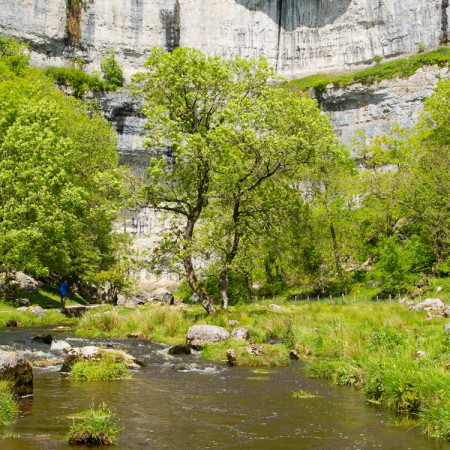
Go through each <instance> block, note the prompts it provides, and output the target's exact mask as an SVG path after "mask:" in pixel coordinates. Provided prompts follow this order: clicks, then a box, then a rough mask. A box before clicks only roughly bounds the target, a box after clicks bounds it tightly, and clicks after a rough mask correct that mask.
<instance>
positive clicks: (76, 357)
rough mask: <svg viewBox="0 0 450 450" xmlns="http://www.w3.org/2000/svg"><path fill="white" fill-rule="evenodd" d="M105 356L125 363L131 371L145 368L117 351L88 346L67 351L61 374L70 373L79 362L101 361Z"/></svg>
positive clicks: (139, 361) (137, 360)
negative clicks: (107, 355)
mask: <svg viewBox="0 0 450 450" xmlns="http://www.w3.org/2000/svg"><path fill="white" fill-rule="evenodd" d="M104 354H109V355H110V356H112V357H113V358H114V359H116V358H117V361H123V362H124V364H125V365H126V366H127V367H128V368H129V369H136V368H138V367H143V366H145V363H144V362H143V361H141V360H140V359H137V358H135V357H134V356H132V355H130V354H128V353H126V352H124V351H122V350H117V349H105V348H100V347H95V346H93V345H87V346H85V347H77V348H71V349H69V350H68V351H67V354H66V357H65V358H64V361H63V364H62V366H61V372H70V371H71V370H72V367H73V365H74V364H75V363H76V362H78V361H100V360H101V359H102V357H103V355H104Z"/></svg>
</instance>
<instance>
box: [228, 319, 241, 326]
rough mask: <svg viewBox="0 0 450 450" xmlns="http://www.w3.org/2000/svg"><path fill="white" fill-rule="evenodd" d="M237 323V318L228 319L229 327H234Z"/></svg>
mask: <svg viewBox="0 0 450 450" xmlns="http://www.w3.org/2000/svg"><path fill="white" fill-rule="evenodd" d="M238 323H239V320H235V319H233V320H229V321H228V326H229V327H235V326H236V325H237V324H238Z"/></svg>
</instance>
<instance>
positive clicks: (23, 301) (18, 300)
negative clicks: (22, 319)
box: [16, 298, 30, 306]
mask: <svg viewBox="0 0 450 450" xmlns="http://www.w3.org/2000/svg"><path fill="white" fill-rule="evenodd" d="M16 303H18V304H19V305H22V306H28V305H29V304H30V300H29V299H28V298H16Z"/></svg>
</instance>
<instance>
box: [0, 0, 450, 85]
mask: <svg viewBox="0 0 450 450" xmlns="http://www.w3.org/2000/svg"><path fill="white" fill-rule="evenodd" d="M447 12H448V0H402V1H401V2H399V1H396V0H151V1H150V0H0V33H1V34H6V35H8V36H13V37H16V38H18V39H19V40H23V41H27V42H29V43H30V45H31V48H32V50H33V62H34V63H36V64H39V65H55V64H56V65H64V64H68V60H70V59H73V58H77V59H80V58H82V59H83V60H84V62H85V68H86V69H87V70H94V69H99V68H100V61H101V60H102V58H103V57H104V56H105V55H106V54H107V53H108V51H109V50H110V48H111V47H114V48H115V49H116V52H117V57H118V59H119V60H120V61H121V63H122V64H123V66H124V68H125V75H126V76H127V78H129V76H130V75H131V74H132V73H134V72H136V71H138V70H140V69H141V68H142V64H143V62H144V61H145V58H146V56H147V55H148V51H149V49H150V48H151V47H152V46H153V45H162V46H164V47H166V49H167V50H172V49H173V48H175V47H177V46H179V45H181V46H185V47H196V48H198V49H200V50H201V51H203V52H204V53H207V54H216V55H220V56H223V57H231V56H233V55H236V54H237V55H240V56H242V57H257V56H260V55H263V56H265V57H266V58H267V59H268V60H269V62H270V63H271V64H272V65H273V66H274V67H275V68H276V70H277V72H278V73H280V74H282V75H285V76H287V77H300V76H305V75H308V74H313V73H320V72H331V71H343V70H351V69H354V68H355V66H364V65H367V64H370V63H371V62H372V61H373V58H374V57H375V56H376V55H379V56H381V57H383V58H385V59H386V58H390V57H397V56H399V55H404V54H408V53H414V52H416V51H417V50H418V48H419V46H424V47H425V48H433V47H436V46H437V45H439V42H441V41H442V40H443V39H444V40H446V39H447V26H448V15H447Z"/></svg>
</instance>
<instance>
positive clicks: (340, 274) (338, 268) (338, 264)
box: [324, 186, 347, 294]
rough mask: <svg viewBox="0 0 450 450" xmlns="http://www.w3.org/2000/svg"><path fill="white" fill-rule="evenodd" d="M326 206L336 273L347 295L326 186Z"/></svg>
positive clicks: (343, 291)
mask: <svg viewBox="0 0 450 450" xmlns="http://www.w3.org/2000/svg"><path fill="white" fill-rule="evenodd" d="M324 206H325V210H326V212H327V217H328V226H329V228H330V234H331V240H332V242H333V253H334V260H335V263H336V271H337V274H338V278H339V282H340V283H341V289H342V291H341V292H342V293H343V294H346V293H347V289H346V288H345V280H344V274H343V272H342V266H341V259H340V256H339V246H338V243H337V238H336V231H335V229H334V223H333V217H332V215H331V212H330V210H329V208H328V195H327V188H326V186H325V201H324Z"/></svg>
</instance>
